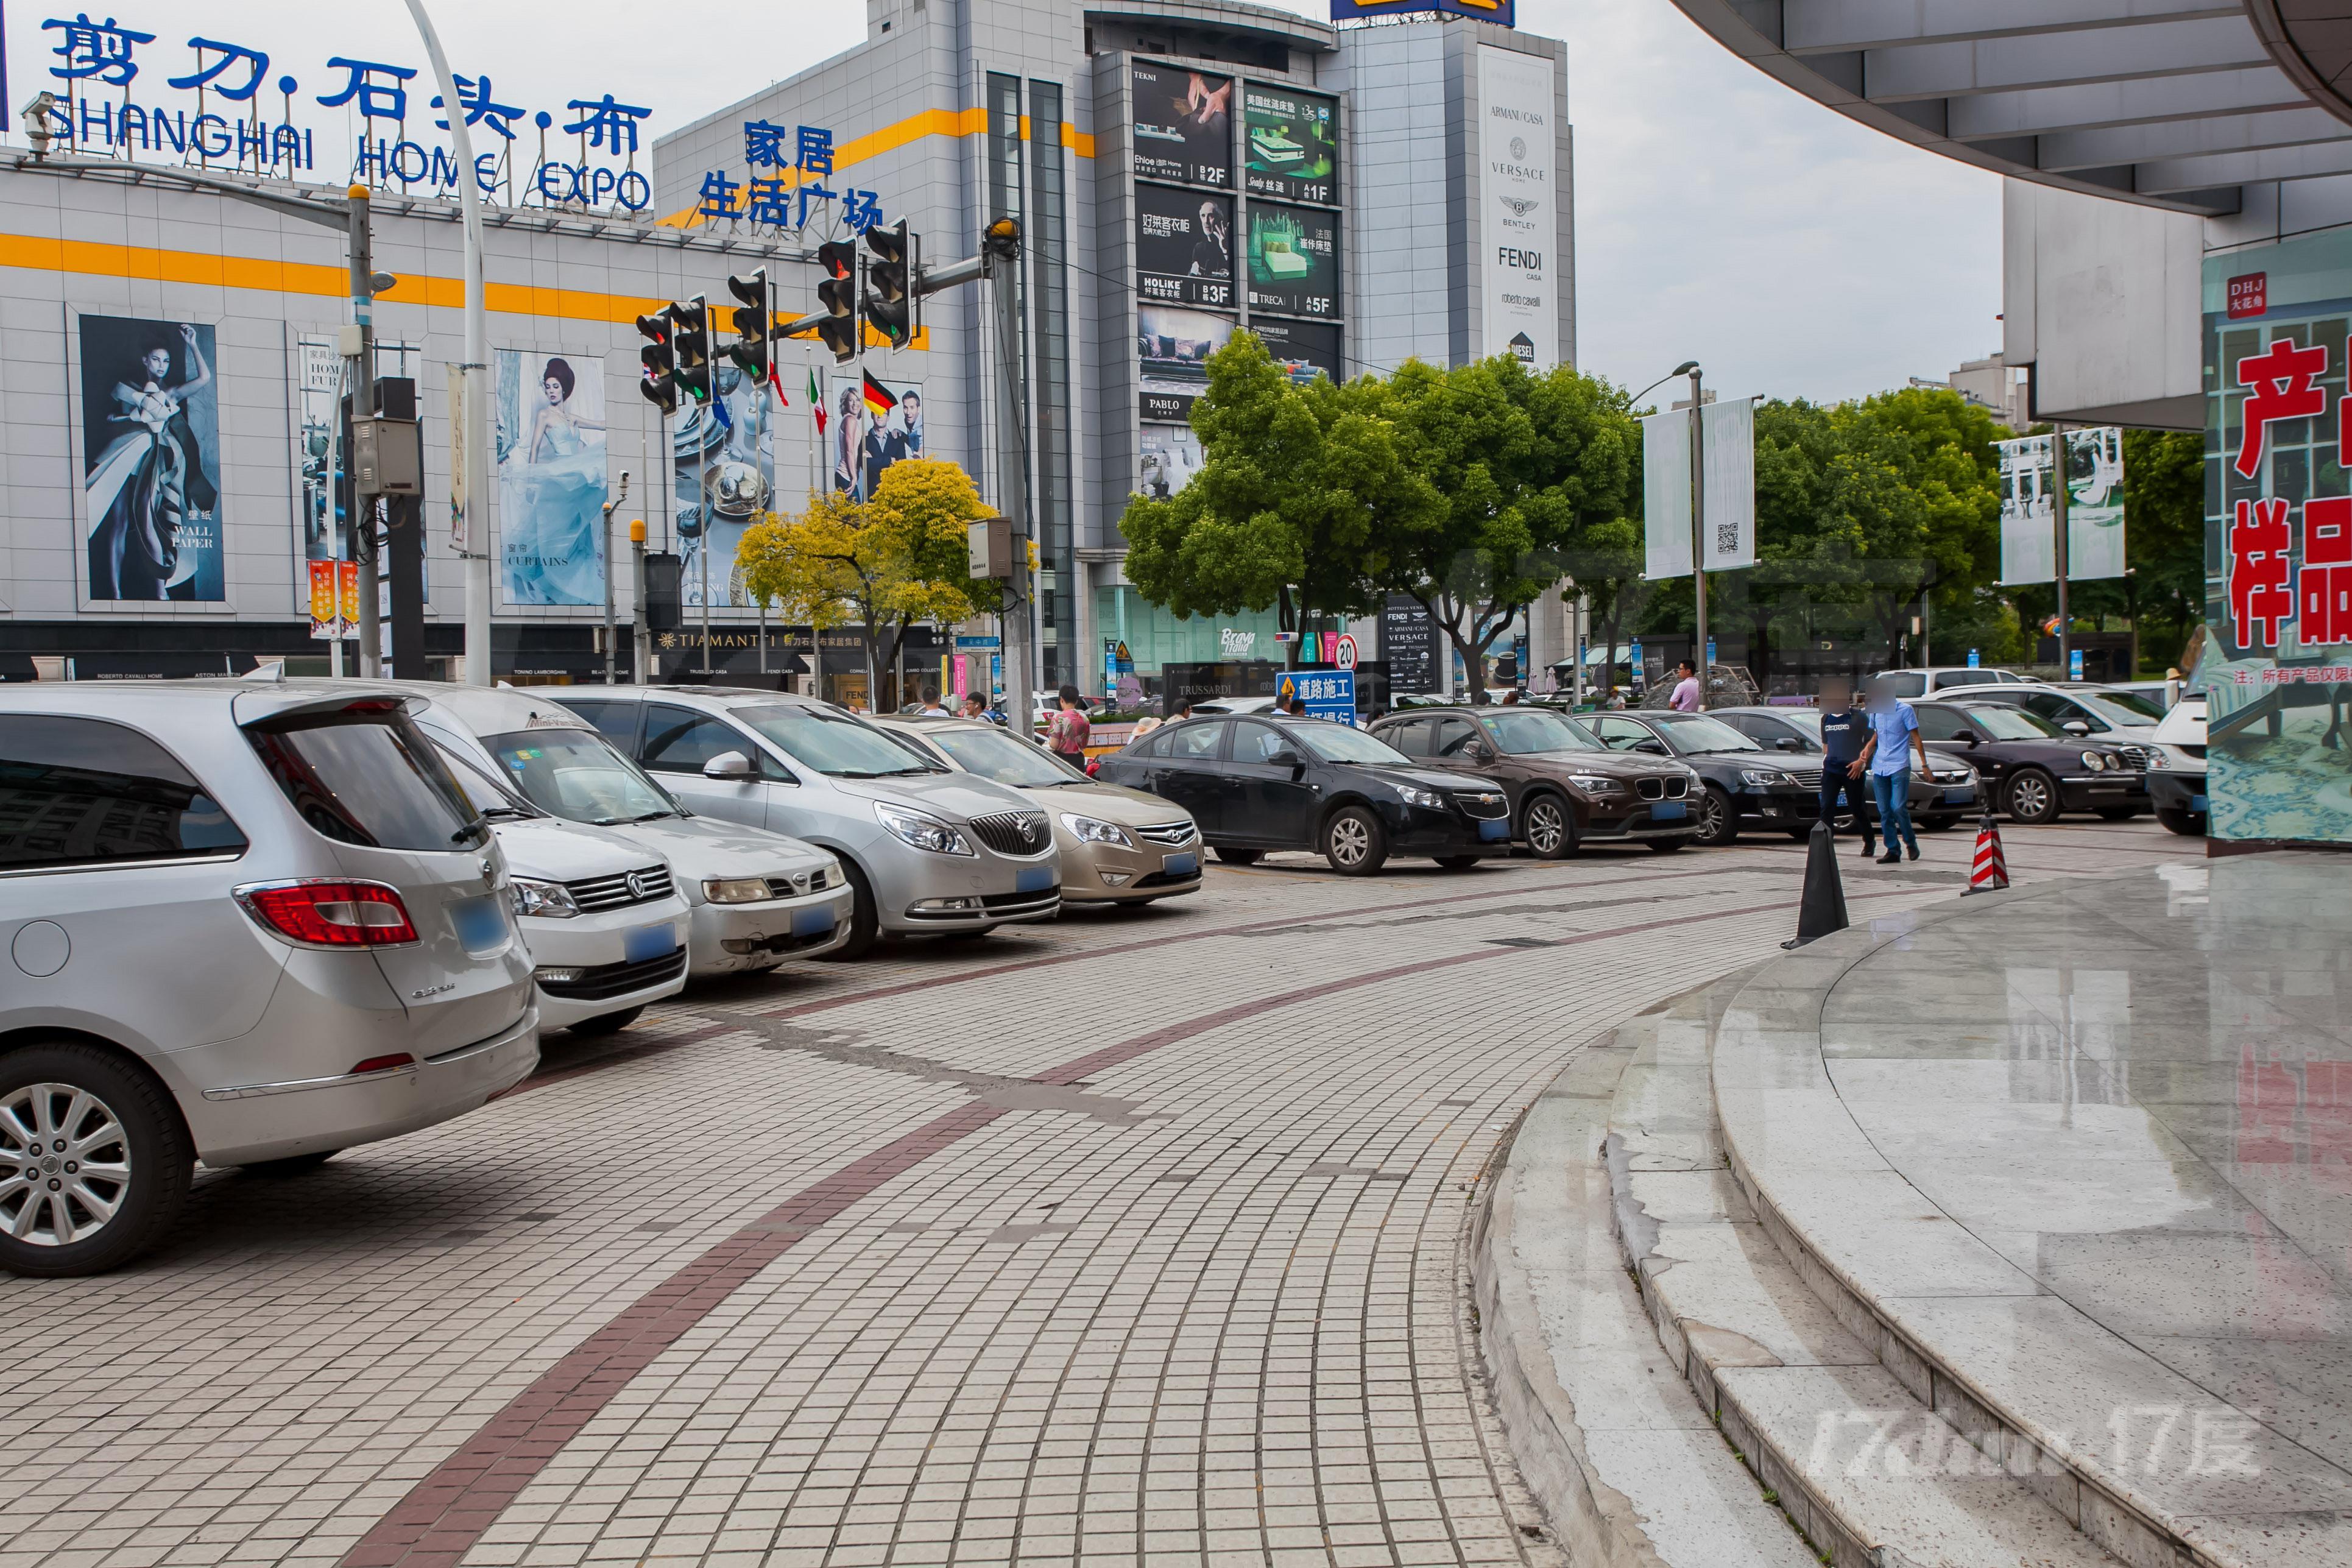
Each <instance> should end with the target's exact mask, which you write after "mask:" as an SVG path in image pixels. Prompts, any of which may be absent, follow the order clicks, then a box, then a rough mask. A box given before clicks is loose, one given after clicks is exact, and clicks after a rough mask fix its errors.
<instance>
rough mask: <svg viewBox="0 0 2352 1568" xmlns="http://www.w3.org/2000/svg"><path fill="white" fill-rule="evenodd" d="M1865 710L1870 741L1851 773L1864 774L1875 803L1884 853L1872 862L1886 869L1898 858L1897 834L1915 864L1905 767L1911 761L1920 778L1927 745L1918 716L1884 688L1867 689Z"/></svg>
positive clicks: (1916, 852)
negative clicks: (1876, 804) (1918, 771)
mask: <svg viewBox="0 0 2352 1568" xmlns="http://www.w3.org/2000/svg"><path fill="white" fill-rule="evenodd" d="M1865 711H1867V712H1868V714H1869V715H1870V739H1869V740H1867V741H1865V742H1863V747H1862V755H1861V756H1860V757H1859V758H1858V759H1856V760H1855V762H1854V764H1853V774H1854V776H1855V777H1857V778H1859V777H1860V776H1861V775H1862V773H1863V770H1864V769H1865V768H1867V769H1868V770H1869V772H1870V793H1871V794H1872V795H1874V796H1875V797H1876V798H1877V801H1878V830H1879V831H1880V832H1881V833H1884V834H1885V835H1886V853H1885V854H1884V855H1882V856H1880V857H1879V858H1878V863H1879V864H1880V865H1882V866H1892V865H1894V864H1895V862H1896V861H1897V860H1900V859H1901V858H1903V857H1902V856H1901V855H1899V854H1897V853H1896V852H1895V838H1896V836H1897V835H1900V836H1901V837H1902V841H1903V847H1904V848H1905V849H1906V850H1908V851H1909V852H1910V855H1911V858H1913V859H1914V860H1916V859H1917V858H1919V837H1918V835H1917V834H1916V833H1914V832H1912V831H1911V764H1912V763H1913V762H1914V761H1916V762H1917V763H1918V764H1919V768H1920V771H1921V772H1923V773H1924V772H1926V771H1927V743H1926V742H1923V741H1921V740H1920V739H1919V716H1918V715H1917V714H1916V713H1914V712H1913V711H1912V710H1911V704H1909V703H1908V702H1906V701H1904V700H1903V699H1901V698H1900V697H1897V696H1895V689H1894V688H1892V687H1890V686H1886V685H1884V684H1882V685H1878V686H1874V687H1872V688H1871V689H1870V700H1869V702H1868V704H1867V706H1866V709H1865Z"/></svg>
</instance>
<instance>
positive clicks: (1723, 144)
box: [7, 0, 2000, 401]
mask: <svg viewBox="0 0 2352 1568" xmlns="http://www.w3.org/2000/svg"><path fill="white" fill-rule="evenodd" d="M1072 3H1074V4H1075V3H1076V0H1072ZM1271 3H1273V4H1278V5H1284V6H1285V8H1286V9H1291V10H1296V11H1298V12H1301V13H1302V14H1306V15H1310V16H1312V15H1321V14H1328V7H1327V5H1325V4H1323V3H1320V0H1271ZM430 4H431V8H432V9H433V10H434V11H435V12H436V23H437V25H438V26H440V27H441V29H442V41H443V43H444V45H445V46H446V49H447V51H448V54H449V57H450V64H451V67H452V68H453V69H454V70H456V71H457V72H459V73H460V74H466V75H472V74H475V73H476V72H477V71H478V70H479V69H481V68H482V67H483V65H484V64H485V63H487V65H488V75H489V77H490V79H491V82H492V84H493V88H494V91H495V96H496V97H498V98H499V100H504V101H507V102H512V103H519V104H522V105H524V106H526V107H529V108H532V109H538V108H547V109H551V110H555V111H557V112H559V113H561V112H562V111H563V105H564V104H565V103H566V102H567V101H568V100H571V99H573V98H586V99H592V100H593V99H598V98H601V97H603V96H604V94H605V93H607V92H610V93H612V94H614V96H615V97H616V98H617V99H619V100H621V101H622V102H625V103H633V104H636V105H640V106H643V107H645V108H646V109H648V110H652V115H651V118H650V119H649V121H647V125H648V127H649V135H648V143H649V142H650V135H651V134H654V133H658V132H662V131H667V130H668V129H670V128H673V127H675V126H677V125H681V124H684V123H685V122H687V121H689V120H691V119H694V118H696V117H697V116H698V115H700V114H702V113H706V112H708V111H709V110H710V109H712V108H714V107H717V106H719V105H721V104H724V103H728V102H730V101H732V100H736V99H739V98H741V97H743V96H745V95H747V94H749V93H751V92H753V91H755V90H757V89H760V88H761V87H764V86H766V85H767V84H768V83H769V82H770V81H772V80H774V79H779V78H782V77H784V76H789V75H791V74H793V72H795V71H798V70H801V69H803V68H806V67H808V66H811V65H814V64H815V63H817V62H818V61H820V60H822V59H824V58H827V57H828V56H831V55H833V54H835V53H838V52H839V51H841V50H842V49H845V48H847V47H851V46H852V45H854V44H856V42H857V41H859V39H861V38H862V37H864V36H865V16H864V12H865V7H864V6H863V5H856V4H855V3H854V0H835V3H832V4H820V3H818V0H787V4H786V5H782V6H774V7H760V8H757V10H756V12H755V14H759V15H761V16H764V17H767V18H779V19H781V18H782V16H789V17H790V22H789V25H779V23H778V22H772V23H770V24H769V25H768V26H767V28H766V29H765V30H766V31H767V32H768V35H769V37H772V39H773V43H774V48H773V52H772V53H771V54H769V55H767V56H765V57H764V58H761V59H758V60H754V59H752V58H747V56H746V54H745V52H744V51H741V50H739V49H734V48H730V47H726V40H727V38H728V37H729V30H728V29H727V28H725V27H723V26H719V25H717V24H715V23H712V22H710V21H709V19H708V18H706V19H705V20H704V21H703V22H700V23H698V24H697V25H696V26H695V27H694V28H693V29H692V34H691V36H692V37H693V38H695V39H696V40H697V41H698V42H700V43H702V44H704V45H707V46H708V47H704V48H700V49H698V50H688V49H684V48H680V47H677V42H676V40H677V37H678V36H679V35H678V34H677V33H676V32H675V31H673V30H657V29H658V28H659V23H660V19H661V17H662V16H663V15H664V11H663V8H661V7H658V6H648V5H646V4H644V0H562V4H561V5H549V4H547V3H546V0H468V3H467V4H466V5H455V4H452V3H451V0H430ZM79 9H80V6H79V4H78V0H77V4H75V5H74V8H73V9H72V10H68V8H67V5H66V4H65V0H56V3H54V4H52V5H47V6H43V5H26V4H23V3H22V0H20V3H19V5H17V6H16V8H15V10H14V11H13V12H11V13H10V14H9V15H8V18H7V46H8V68H9V73H10V88H11V101H12V105H21V104H22V103H23V102H24V100H26V98H28V97H29V96H30V95H31V94H32V93H33V92H34V91H36V90H37V89H39V88H40V87H42V86H44V85H51V83H50V82H49V79H48V77H47V68H48V67H49V66H50V65H52V64H55V63H56V59H55V57H54V56H53V55H52V54H51V53H50V51H51V50H52V49H54V48H55V47H56V46H57V43H58V37H59V35H58V34H56V33H54V32H51V33H44V31H43V30H42V28H41V26H40V24H41V22H42V21H43V20H44V19H47V17H50V16H73V15H75V14H76V12H78V11H79ZM98 14H99V15H100V16H114V17H116V18H117V19H118V20H119V21H120V22H121V25H122V26H126V27H133V28H137V29H139V30H142V31H144V32H150V33H153V34H155V35H156V37H157V41H156V42H155V43H154V44H152V45H149V46H143V47H142V49H143V52H145V53H146V54H147V55H148V56H149V57H150V59H151V64H150V66H149V68H151V69H155V70H157V71H158V72H159V74H163V75H172V74H177V73H178V72H179V71H180V70H182V69H184V61H186V60H187V59H188V58H189V54H188V51H187V49H186V47H185V43H184V40H185V39H187V38H188V37H196V36H201V37H208V38H215V39H220V40H224V41H227V42H232V43H238V44H243V45H246V46H247V47H254V48H257V49H263V50H266V51H268V53H269V54H270V56H271V67H270V75H271V76H272V77H275V76H277V75H278V74H280V73H285V72H291V73H292V74H294V75H296V76H297V77H298V78H299V79H300V80H301V82H302V96H304V97H314V96H316V95H317V94H318V93H320V92H324V91H327V90H328V89H329V87H330V86H331V85H332V84H337V83H340V81H341V78H342V74H343V73H341V71H334V72H330V71H328V70H327V69H326V68H325V61H326V60H327V58H329V57H330V56H335V55H341V56H344V57H348V58H364V59H376V60H385V61H391V62H394V63H399V64H405V65H413V66H417V67H420V68H421V67H422V66H423V65H424V64H425V58H424V51H423V50H422V49H421V48H420V47H418V45H417V42H416V35H415V29H414V27H413V26H412V24H411V23H410V22H409V20H408V16H407V11H406V7H405V6H404V5H402V4H399V3H397V0H371V3H370V4H368V5H364V6H338V7H327V6H321V5H317V4H316V3H315V0H110V3H109V5H107V6H105V7H104V8H103V9H101V10H100V11H99V13H98ZM559 16H560V18H561V22H560V25H559V24H558V23H556V21H555V20H554V19H555V18H556V17H559ZM1519 26H1520V28H1521V30H1522V31H1528V32H1536V33H1542V34H1548V35H1549V36H1551V37H1559V38H1562V39H1565V40H1566V41H1567V44H1568V69H1569V115H1570V121H1572V122H1573V124H1574V127H1575V137H1576V217H1577V254H1576V268H1577V291H1578V306H1577V333H1578V338H1579V348H1580V353H1579V360H1580V363H1581V364H1582V366H1583V368H1585V369H1586V370H1589V371H1592V372H1596V373H1598V374H1602V375H1606V376H1609V377H1610V378H1612V380H1615V381H1618V382H1620V383H1622V384H1625V385H1627V386H1629V387H1639V386H1641V385H1642V384H1644V383H1647V382H1649V381H1651V380H1653V379H1654V378H1655V377H1657V376H1659V375H1661V374H1664V373H1665V372H1666V371H1668V370H1671V369H1672V368H1673V367H1674V366H1675V365H1676V364H1678V363H1681V362H1682V361H1684V360H1685V359H1696V360H1698V361H1700V362H1701V363H1702V364H1703V365H1704V366H1705V367H1706V378H1707V384H1708V385H1710V386H1712V387H1714V388H1716V389H1717V391H1718V392H1720V393H1721V394H1723V395H1726V396H1744V395H1750V394H1761V395H1767V396H1778V397H1807V398H1811V399H1814V400H1817V401H1835V400H1837V399H1840V398H1845V397H1852V396H1858V395H1865V394H1868V393H1872V392H1876V391H1881V390H1884V389H1885V388H1887V387H1892V386H1901V385H1903V384H1905V381H1906V378H1907V377H1910V376H1914V375H1918V376H1928V377H1937V378H1940V377H1942V376H1943V375H1945V374H1948V373H1949V372H1950V371H1951V370H1952V369H1953V368H1954V367H1955V366H1956V365H1958V363H1960V362H1961V361H1963V360H1968V359H1975V358H1979V357H1980V356H1982V355H1984V354H1987V353H1992V352H1994V351H1995V350H1996V349H1997V348H1998V347H1999V345H2000V322H1999V321H1998V320H1997V319H1996V313H1997V312H1998V311H1999V310H2000V182H1999V180H1998V178H1997V177H1996V176H1994V175H1992V174H1986V173H1984V172H1982V171H1980V170H1977V169H1972V168H1969V167H1967V166H1966V165H1964V164H1960V163H1954V162H1952V161H1951V160H1949V159H1947V158H1942V157H1939V156H1937V155H1936V154H1934V153H1926V152H1922V151H1920V150H1918V149H1916V148H1913V147H1910V146H1906V145H1905V144H1904V143H1902V142H1896V141H1895V140H1894V139H1892V138H1890V137H1887V136H1885V135H1882V134H1880V133H1879V132H1875V131H1872V130H1869V129H1867V128H1865V127H1863V126H1860V125H1857V124H1854V123H1853V121H1848V120H1847V119H1845V118H1844V117H1843V116H1842V115H1839V114H1837V113H1834V112H1833V111H1832V110H1828V109H1824V108H1822V107H1821V106H1820V105H1818V104H1816V103H1814V102H1812V101H1811V100H1810V99H1807V98H1804V97H1802V96H1801V95H1800V94H1798V93H1795V92H1792V91H1790V89H1787V88H1784V87H1782V86H1781V85H1780V83H1778V82H1776V81H1774V80H1772V79H1770V78H1769V77H1767V76H1765V75H1764V74H1763V73H1762V72H1760V71H1758V70H1756V69H1755V68H1752V67H1750V66H1748V65H1746V64H1744V63H1743V62H1741V61H1740V60H1738V59H1737V58H1734V57H1733V56H1732V55H1731V54H1730V53H1729V51H1727V50H1726V49H1725V48H1723V47H1722V46H1720V45H1718V44H1717V43H1716V42H1715V41H1714V40H1713V39H1711V38H1709V37H1706V35H1705V34H1704V33H1702V32H1700V31H1699V29H1698V28H1697V27H1696V26H1693V25H1692V24H1691V23H1690V22H1689V21H1687V20H1686V19H1685V17H1684V16H1683V15H1682V13H1681V12H1680V11H1678V10H1676V9H1675V7H1674V6H1673V5H1670V4H1669V3H1668V0H1519ZM159 96H160V95H159ZM426 96H428V97H429V96H430V93H429V90H428V92H427V95H426ZM344 112H346V111H345V110H325V109H318V108H315V107H313V108H310V110H308V114H309V115H310V116H311V117H315V119H314V122H316V123H319V124H320V125H321V126H322V128H323V127H325V126H327V125H329V124H331V123H332V121H333V117H334V116H336V115H338V114H341V113H344ZM8 129H9V131H10V132H12V133H13V132H14V131H15V127H14V126H13V124H12V125H11V126H9V127H8ZM841 133H842V134H845V135H846V134H850V133H851V129H850V128H847V127H844V128H842V131H841ZM339 139H340V137H339ZM9 140H11V141H17V140H20V139H19V138H17V137H16V136H15V135H14V134H12V135H11V136H10V137H9ZM649 152H650V148H649V145H648V154H649ZM649 161H650V160H649V155H648V157H647V158H646V159H645V160H641V162H640V165H639V166H640V167H644V166H645V164H646V162H649ZM321 163H322V164H323V163H324V160H323V158H322V160H321Z"/></svg>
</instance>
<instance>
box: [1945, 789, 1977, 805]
mask: <svg viewBox="0 0 2352 1568" xmlns="http://www.w3.org/2000/svg"><path fill="white" fill-rule="evenodd" d="M1976 794H1977V792H1976V791H1974V790H1972V789H1948V790H1946V791H1945V792H1944V804H1945V805H1968V804H1969V802H1970V801H1971V800H1974V799H1975V798H1976Z"/></svg>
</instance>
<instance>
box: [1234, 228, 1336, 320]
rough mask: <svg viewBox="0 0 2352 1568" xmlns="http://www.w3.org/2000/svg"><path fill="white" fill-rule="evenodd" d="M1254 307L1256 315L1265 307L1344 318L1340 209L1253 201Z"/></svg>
mask: <svg viewBox="0 0 2352 1568" xmlns="http://www.w3.org/2000/svg"><path fill="white" fill-rule="evenodd" d="M1249 308H1250V312H1251V314H1253V315H1255V314H1256V313H1257V312H1258V311H1260V310H1265V311H1269V312H1271V313H1273V314H1275V315H1281V316H1308V317H1314V318H1317V319H1320V320H1326V321H1337V320H1338V319H1339V214H1338V213H1334V212H1325V211H1323V210H1322V209H1321V208H1319V207H1294V206H1283V205H1278V204H1276V203H1274V202H1252V203H1251V204H1250V206H1249Z"/></svg>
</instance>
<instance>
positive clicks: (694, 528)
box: [669, 359, 776, 610]
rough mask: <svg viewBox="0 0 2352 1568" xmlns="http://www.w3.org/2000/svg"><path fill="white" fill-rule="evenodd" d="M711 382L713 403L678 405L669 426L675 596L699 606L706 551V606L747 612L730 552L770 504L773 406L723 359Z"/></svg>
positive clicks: (748, 605) (757, 387) (772, 495)
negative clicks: (715, 397) (722, 414)
mask: <svg viewBox="0 0 2352 1568" xmlns="http://www.w3.org/2000/svg"><path fill="white" fill-rule="evenodd" d="M711 378H712V384H713V385H714V386H715V387H716V388H717V392H718V402H717V403H716V404H695V403H692V402H688V403H683V404H680V405H679V406H678V416H677V419H676V420H675V421H673V422H672V423H671V425H670V461H671V464H672V468H671V472H670V491H669V493H670V496H671V503H670V504H671V507H672V509H673V510H672V517H671V523H672V526H674V527H675V528H676V529H677V565H678V595H679V599H680V602H682V603H684V604H687V605H697V606H698V605H701V603H702V599H703V582H704V574H703V560H702V552H703V550H704V548H705V547H706V546H708V548H709V551H710V563H709V584H710V605H711V607H712V608H713V609H722V610H724V609H745V610H748V609H750V608H751V595H749V594H747V593H745V592H744V591H743V588H742V584H740V582H739V581H738V580H737V577H736V574H735V547H736V545H738V544H740V542H742V539H743V530H744V529H745V528H746V527H748V526H749V525H750V524H751V521H752V520H753V519H754V518H755V517H757V516H758V514H759V513H761V512H762V511H765V510H770V509H771V508H772V507H773V506H774V505H775V493H776V431H775V405H776V400H775V399H774V398H773V397H772V396H771V395H769V394H768V392H767V389H766V388H765V387H763V386H762V385H761V384H760V383H758V382H755V381H753V380H752V379H751V377H750V376H748V375H745V374H743V372H742V369H741V367H740V366H738V365H736V364H733V363H730V362H729V361H726V360H723V359H722V360H719V361H717V362H715V363H713V365H712V367H711ZM722 406H723V408H724V412H725V417H724V418H722V417H720V408H721V407H722Z"/></svg>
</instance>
